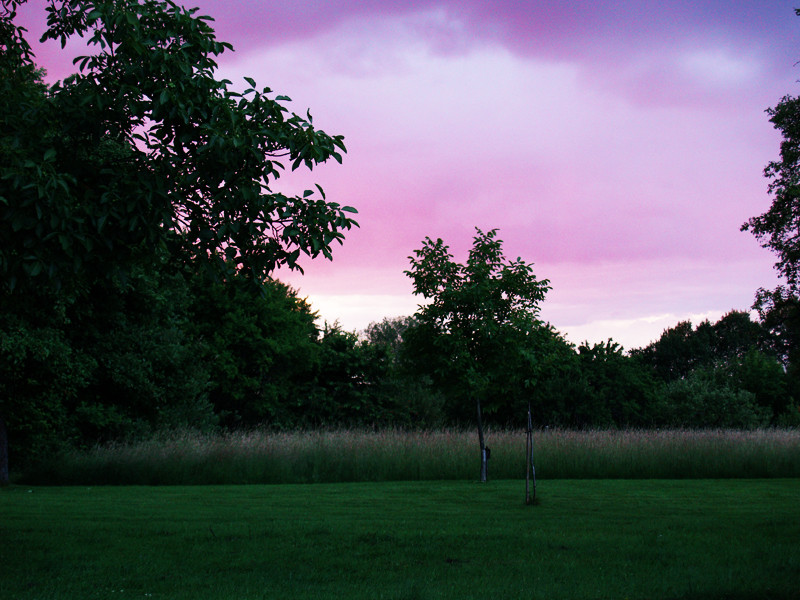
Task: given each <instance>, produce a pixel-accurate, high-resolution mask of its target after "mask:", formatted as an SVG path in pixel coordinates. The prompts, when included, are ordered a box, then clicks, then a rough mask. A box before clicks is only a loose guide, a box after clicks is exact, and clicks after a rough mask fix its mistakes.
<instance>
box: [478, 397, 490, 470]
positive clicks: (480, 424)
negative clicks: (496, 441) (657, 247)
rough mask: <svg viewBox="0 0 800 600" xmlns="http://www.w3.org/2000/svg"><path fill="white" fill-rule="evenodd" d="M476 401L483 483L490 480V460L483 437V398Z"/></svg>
mask: <svg viewBox="0 0 800 600" xmlns="http://www.w3.org/2000/svg"><path fill="white" fill-rule="evenodd" d="M475 402H476V404H477V407H478V442H480V445H481V483H486V482H487V481H488V480H489V460H488V458H489V457H488V456H487V454H488V448H487V447H486V443H485V441H484V439H483V418H482V416H481V399H480V398H476V399H475Z"/></svg>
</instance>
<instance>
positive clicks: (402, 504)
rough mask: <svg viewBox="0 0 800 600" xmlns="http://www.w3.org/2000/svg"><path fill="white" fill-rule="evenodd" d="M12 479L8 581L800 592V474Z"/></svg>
mask: <svg viewBox="0 0 800 600" xmlns="http://www.w3.org/2000/svg"><path fill="white" fill-rule="evenodd" d="M538 498H539V500H540V503H539V504H538V505H537V506H525V505H524V502H523V499H524V482H521V481H508V480H506V481H493V482H490V483H488V484H486V485H481V484H477V483H470V482H451V481H448V482H436V481H433V482H431V481H427V482H406V483H404V482H385V483H336V484H311V485H274V486H267V485H250V486H246V485H243V486H216V487H215V486H193V487H22V486H11V487H9V488H6V489H3V490H0V515H2V520H1V521H0V598H3V599H28V598H30V599H34V598H36V599H42V600H44V599H50V598H70V599H72V598H74V599H90V598H103V599H107V598H170V599H173V598H174V599H183V598H186V599H190V598H191V599H192V600H195V599H197V598H204V599H205V598H208V599H218V598H219V599H221V598H226V599H227V598H230V599H237V600H245V599H249V598H391V599H403V598H409V599H410V598H464V599H465V598H476V599H477V598H481V599H497V598H528V599H530V598H548V599H549V598H615V599H616V598H670V599H671V598H675V599H677V598H697V599H700V598H713V599H722V598H732V599H736V600H742V599H745V598H781V599H786V598H800V521H798V516H800V507H799V506H798V500H800V480H797V479H759V480H741V479H739V480H732V479H728V480H588V479H587V480H557V481H550V480H548V481H544V482H540V484H539V488H538Z"/></svg>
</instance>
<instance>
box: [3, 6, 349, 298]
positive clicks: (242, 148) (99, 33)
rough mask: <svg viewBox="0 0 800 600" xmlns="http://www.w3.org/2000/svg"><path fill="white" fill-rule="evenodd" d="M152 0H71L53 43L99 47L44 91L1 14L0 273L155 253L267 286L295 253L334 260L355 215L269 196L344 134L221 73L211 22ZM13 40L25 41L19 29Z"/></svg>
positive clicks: (71, 280) (47, 273) (104, 265)
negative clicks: (275, 184) (234, 272)
mask: <svg viewBox="0 0 800 600" xmlns="http://www.w3.org/2000/svg"><path fill="white" fill-rule="evenodd" d="M195 13H196V9H192V10H186V9H183V8H180V7H178V6H177V5H175V4H174V3H172V2H162V1H157V0H143V1H139V0H104V1H95V2H88V1H85V0H64V1H62V2H54V3H53V4H52V5H51V6H50V7H49V8H48V27H49V28H48V30H47V32H46V33H45V36H44V38H45V39H58V40H60V41H61V43H62V45H65V44H66V42H67V40H69V39H70V38H72V37H76V36H85V39H86V40H87V41H88V44H89V46H90V48H91V49H93V50H95V53H94V54H91V55H88V56H85V57H80V58H79V59H77V64H78V66H79V69H80V71H79V73H77V74H75V75H72V76H70V77H68V78H67V79H65V80H64V81H63V82H60V83H57V84H56V85H54V86H52V87H50V88H49V89H47V88H45V87H44V86H43V85H41V84H40V83H39V82H38V80H37V79H36V75H35V69H34V66H33V63H32V62H31V56H30V55H29V53H26V52H24V51H23V50H20V49H19V48H20V44H21V43H22V38H21V37H20V35H19V34H20V32H19V30H18V29H15V28H14V26H13V17H14V15H13V13H10V14H6V15H4V16H3V26H2V29H0V33H2V34H3V35H4V39H3V40H0V43H2V44H3V47H4V49H5V50H7V52H6V53H5V56H4V59H3V61H2V62H0V67H3V68H4V72H3V77H2V78H0V79H1V80H2V82H3V83H2V88H0V92H2V93H1V94H0V109H2V110H0V114H1V115H2V116H0V118H2V119H3V120H2V128H1V129H2V131H3V134H2V140H1V141H0V152H1V153H2V161H0V165H2V167H0V211H1V213H2V214H0V216H1V217H2V219H1V220H0V223H2V226H0V227H2V229H0V233H2V237H3V240H4V244H3V247H2V248H0V272H1V273H2V275H3V282H4V284H5V286H4V287H5V292H9V291H14V290H15V289H17V286H19V285H25V287H26V288H27V287H28V286H34V285H41V284H43V283H48V284H53V285H55V286H56V288H58V287H60V286H62V285H66V284H71V285H73V286H74V285H77V286H78V287H79V288H80V287H81V286H82V285H85V284H86V282H89V283H91V282H92V281H94V280H96V279H97V278H98V277H100V276H107V275H109V274H115V273H118V272H119V271H120V270H121V271H123V272H126V271H127V270H128V269H129V266H130V264H132V263H136V262H138V261H141V260H149V259H150V257H151V253H152V249H153V248H158V247H163V248H166V247H168V248H169V251H170V254H171V255H172V256H174V257H181V258H182V259H183V260H191V261H194V262H197V263H201V264H205V265H210V266H211V267H212V270H213V272H215V273H218V274H223V275H224V274H227V273H228V272H229V271H228V267H229V266H234V267H235V268H237V269H240V270H243V271H245V272H247V273H248V274H250V275H251V276H252V277H253V278H254V279H256V280H258V281H263V280H265V279H266V277H267V276H268V275H269V273H270V272H271V271H272V270H273V269H274V268H275V267H276V266H278V265H284V264H285V265H288V266H289V267H291V268H299V263H298V259H299V256H300V254H301V253H304V254H307V255H309V256H311V257H314V256H318V255H323V256H325V257H327V258H331V256H332V254H331V252H332V249H331V245H332V244H333V243H334V242H340V243H341V241H342V240H343V233H342V232H343V231H346V230H347V229H349V228H351V227H352V226H354V225H356V223H355V221H353V220H352V219H351V218H350V216H348V215H350V214H352V213H354V212H355V210H354V209H352V208H350V207H341V206H339V205H338V204H336V203H333V202H327V201H326V200H325V198H324V194H322V192H321V190H319V193H316V192H311V191H306V192H304V193H303V194H302V195H298V196H286V195H284V194H280V193H275V192H273V191H272V190H271V189H270V187H269V185H270V182H272V181H274V180H275V179H277V178H278V177H279V175H280V172H281V170H283V169H284V165H283V163H282V161H284V160H286V161H289V163H290V164H291V168H292V169H295V168H297V167H299V166H301V165H304V166H306V167H308V168H312V167H313V166H314V165H315V164H319V163H321V162H324V161H326V160H328V159H329V158H334V159H335V160H337V161H341V154H340V153H341V152H344V150H345V147H344V143H343V138H342V137H341V136H333V137H331V136H328V135H327V134H325V133H324V132H323V131H319V130H317V129H316V128H315V127H314V125H313V122H312V119H311V116H310V114H308V115H307V116H306V117H300V116H298V115H296V114H293V113H290V112H289V111H288V110H287V109H286V108H285V107H284V106H283V105H282V104H281V102H282V101H285V100H288V99H286V98H282V97H277V98H272V95H271V91H270V90H269V89H268V88H264V89H263V90H262V91H257V90H256V89H254V82H252V80H249V79H248V84H250V86H251V87H249V88H248V89H247V90H245V91H244V92H241V93H240V92H236V91H233V90H232V89H231V82H229V81H224V80H223V81H218V80H216V79H215V78H214V71H215V68H216V63H215V58H216V57H217V56H219V55H220V54H221V53H222V52H224V51H225V50H229V49H230V45H229V44H226V43H223V42H218V41H217V40H216V38H215V36H214V32H213V30H212V29H211V27H210V25H209V21H210V19H209V18H208V17H198V16H196V15H195ZM15 36H16V37H15Z"/></svg>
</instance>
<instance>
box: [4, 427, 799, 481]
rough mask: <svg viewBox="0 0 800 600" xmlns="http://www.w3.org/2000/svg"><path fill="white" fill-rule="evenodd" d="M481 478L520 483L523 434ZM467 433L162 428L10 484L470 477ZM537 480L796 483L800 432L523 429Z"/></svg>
mask: <svg viewBox="0 0 800 600" xmlns="http://www.w3.org/2000/svg"><path fill="white" fill-rule="evenodd" d="M487 444H488V445H489V446H490V447H491V449H492V454H491V460H490V462H489V476H490V478H495V479H515V478H524V476H525V434H524V432H519V431H496V432H491V431H490V432H488V434H487ZM479 461H480V459H479V450H478V442H477V435H476V434H475V433H474V432H469V431H453V430H445V431H428V432H404V431H383V432H364V431H314V432H294V433H274V432H267V431H251V432H246V433H230V434H218V435H203V434H198V433H193V432H182V433H173V434H170V435H162V436H158V437H154V438H152V439H149V440H146V441H142V442H138V443H131V444H112V445H106V446H98V447H96V448H93V449H91V450H89V451H85V452H77V451H75V452H70V453H66V454H62V455H60V456H58V457H54V458H53V459H52V460H50V461H48V462H46V463H43V464H40V465H38V466H37V467H35V468H32V469H30V470H28V471H27V472H26V473H23V474H22V475H21V476H20V478H19V481H20V482H21V483H30V484H47V485H59V484H64V485H75V484H80V485H100V484H121V485H133V484H142V485H168V484H172V485H195V484H245V483H313V482H327V483H331V482H347V481H411V480H448V479H449V480H469V479H476V478H477V477H478V474H479V473H478V470H479V466H480V465H479ZM534 463H535V467H536V475H537V477H539V478H546V479H564V478H571V479H586V478H597V479H606V478H609V479H649V478H663V479H673V478H678V479H682V478H768V477H800V431H798V430H794V429H763V430H755V431H734V430H713V431H710V430H704V431H683V430H681V431H675V430H671V431H567V430H552V429H551V430H544V431H538V432H536V433H535V434H534Z"/></svg>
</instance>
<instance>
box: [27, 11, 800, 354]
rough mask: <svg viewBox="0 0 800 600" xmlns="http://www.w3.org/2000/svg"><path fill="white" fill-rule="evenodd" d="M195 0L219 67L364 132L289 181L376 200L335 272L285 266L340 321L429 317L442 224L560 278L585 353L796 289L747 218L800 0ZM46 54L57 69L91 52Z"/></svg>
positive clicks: (33, 24) (759, 190) (762, 187)
mask: <svg viewBox="0 0 800 600" xmlns="http://www.w3.org/2000/svg"><path fill="white" fill-rule="evenodd" d="M194 2H195V3H196V4H199V5H200V6H201V11H202V12H203V13H205V14H209V15H211V16H213V17H214V18H215V20H216V25H215V27H216V30H217V34H218V37H219V38H220V39H221V40H224V41H229V42H231V43H232V44H233V45H234V48H235V49H236V51H235V52H234V53H226V54H225V55H223V56H222V57H221V60H220V61H219V62H220V72H219V75H220V76H222V77H225V78H228V79H230V80H232V81H233V82H234V84H235V85H236V86H239V85H241V86H242V87H244V86H245V84H244V82H243V81H242V78H243V77H244V76H249V77H253V78H254V79H255V80H256V81H257V82H258V84H259V86H268V87H270V88H272V89H273V90H274V91H275V92H276V93H277V94H285V95H288V96H290V97H291V98H292V100H293V102H292V103H291V104H290V108H292V110H294V111H296V112H298V113H301V114H304V113H305V111H306V109H307V108H310V109H311V113H312V114H313V116H314V123H315V124H316V125H317V126H318V127H320V128H322V129H324V130H325V131H327V132H328V133H330V134H343V135H344V136H345V143H346V144H347V148H348V153H347V155H346V156H345V159H344V164H343V165H338V164H335V163H331V164H326V165H325V166H323V167H322V168H320V169H319V170H315V171H314V172H313V173H311V174H300V173H299V172H298V173H296V174H294V176H291V177H287V178H286V180H285V181H284V180H281V181H280V182H279V185H278V186H277V187H278V188H280V189H284V188H285V189H289V190H291V191H292V192H295V193H296V192H301V191H302V189H304V187H305V186H308V185H309V184H310V183H311V182H316V183H319V184H320V185H322V187H323V188H324V189H325V191H326V194H327V197H328V199H329V200H332V201H335V202H339V203H341V204H347V205H352V206H354V207H356V208H357V209H358V210H359V215H358V217H357V220H358V221H359V223H360V225H361V228H360V229H357V230H354V231H351V232H349V233H348V235H347V237H346V241H345V244H344V245H343V246H342V247H339V248H336V249H335V252H334V261H333V262H328V261H325V260H322V259H318V260H315V261H313V262H309V261H306V262H305V263H304V266H305V275H302V276H301V275H299V274H297V273H279V274H278V277H279V278H280V279H282V280H284V281H286V282H289V283H291V284H292V285H293V286H294V287H296V288H298V289H299V291H300V295H301V296H307V297H308V298H309V301H310V302H311V304H312V306H313V307H314V308H315V309H316V310H318V311H319V313H320V318H321V320H327V321H328V322H333V321H336V320H339V321H340V322H341V325H342V326H343V327H344V328H345V329H349V330H357V329H362V328H364V327H365V326H366V325H367V324H368V323H369V322H371V321H377V320H380V319H381V318H383V317H394V316H401V315H406V314H411V313H412V312H414V310H415V307H416V305H417V304H418V303H419V302H420V301H421V299H419V298H415V297H413V296H412V294H411V282H410V280H409V279H408V278H407V277H406V276H405V275H404V274H403V271H404V270H405V269H407V268H408V264H409V263H408V258H407V257H408V256H409V255H410V254H411V253H412V252H413V250H414V249H415V248H418V247H419V246H420V244H421V241H422V240H423V239H424V238H425V236H430V237H432V238H437V237H441V238H443V239H444V240H445V242H446V243H448V244H450V246H451V248H452V249H453V251H454V253H455V255H456V258H457V259H459V260H462V259H464V258H465V254H466V250H467V248H468V247H469V246H470V244H471V241H472V236H473V234H474V228H475V227H479V228H481V229H483V230H488V229H493V228H498V229H499V230H500V238H501V239H503V240H504V241H505V245H504V247H505V250H506V253H507V254H508V255H509V256H511V257H512V258H516V257H517V256H521V257H522V258H523V259H525V260H526V261H529V262H534V263H535V272H536V274H537V275H538V276H539V277H540V278H548V279H550V281H551V285H552V286H553V290H552V291H551V292H550V293H549V295H548V296H547V299H546V300H545V302H544V304H543V308H542V317H543V318H544V319H545V320H547V321H549V322H551V323H552V324H553V325H554V326H555V327H556V328H557V329H558V330H559V331H561V332H562V333H564V334H565V335H566V336H567V337H568V339H570V341H572V342H576V343H579V342H582V341H584V340H589V341H591V342H596V341H601V340H605V339H607V338H613V339H614V340H615V341H618V342H620V343H622V344H623V345H624V346H625V347H626V348H632V347H637V346H641V345H645V344H647V343H649V342H650V341H651V340H653V339H654V338H656V337H658V335H659V334H660V333H661V331H662V330H663V329H665V328H666V327H670V326H672V325H674V324H676V323H677V322H678V321H679V320H685V319H692V320H693V322H695V323H697V322H699V321H700V320H702V319H704V318H710V319H712V320H716V319H717V318H719V317H720V316H722V314H724V313H725V312H727V311H729V310H732V309H737V310H747V309H749V307H750V305H751V304H752V302H753V297H754V294H755V292H756V290H757V289H758V288H759V287H766V288H769V287H772V286H774V285H776V283H777V277H776V275H775V273H774V271H773V269H772V264H773V263H774V262H775V259H774V257H773V255H771V254H770V253H769V252H768V251H766V250H764V249H762V248H760V247H759V246H758V244H757V242H756V241H755V239H754V238H753V237H752V235H750V234H749V233H743V232H740V230H739V229H740V226H741V224H742V223H743V222H744V221H746V220H747V219H748V218H750V217H751V216H754V215H756V214H760V213H762V212H763V211H764V210H765V209H766V208H767V207H768V206H769V196H768V194H767V181H766V180H765V178H764V176H763V168H764V166H765V165H766V163H767V162H768V161H770V160H773V159H775V158H776V157H777V154H778V144H779V137H778V135H777V133H776V132H775V131H774V130H773V129H772V127H771V124H770V123H769V122H768V117H767V115H766V114H765V112H764V110H765V109H766V108H768V107H770V106H774V105H775V104H776V103H777V102H778V101H779V100H780V98H781V97H782V96H784V95H786V94H795V93H797V88H798V84H797V79H798V77H799V76H800V71H798V68H797V67H796V66H795V63H796V62H797V61H798V60H800V47H798V45H797V43H796V42H797V33H798V27H800V17H796V16H795V15H794V11H793V4H792V3H790V2H785V1H783V0H770V1H768V2H764V0H744V1H742V2H736V3H728V2H719V1H696V2H670V3H663V2H662V3H656V2H646V1H641V0H638V1H627V0H624V1H619V2H596V3H583V2H574V3H561V2H517V1H508V0H504V1H502V2H493V3H487V2H479V1H477V0H467V1H459V2H455V1H452V0H442V1H427V0H415V1H411V2H407V1H406V2H399V1H384V2H379V3H362V2H356V1H354V0H349V1H337V2H328V1H323V2H294V1H292V2H289V1H287V0H276V1H256V0H243V1H222V0H202V1H201V0H194ZM44 6H45V2H44V1H43V0H29V2H28V4H27V5H25V6H24V7H23V10H22V11H21V13H22V14H23V17H24V18H23V20H24V22H25V23H26V24H27V26H28V28H29V30H30V32H31V33H30V39H31V40H34V39H38V37H39V35H40V34H41V32H42V31H43V29H44V21H45V13H44ZM34 51H35V53H36V56H37V63H38V64H39V65H40V66H42V67H44V68H45V69H47V71H48V80H49V81H54V80H56V79H60V78H63V77H64V76H66V75H67V74H69V73H70V72H71V70H72V66H71V64H70V58H71V56H74V55H76V54H79V53H80V49H79V48H78V47H77V45H76V46H75V47H72V46H69V47H68V48H67V51H66V52H63V53H62V52H61V51H60V49H59V48H58V44H56V43H54V42H48V43H47V44H44V45H38V44H34ZM70 53H71V54H70Z"/></svg>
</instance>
